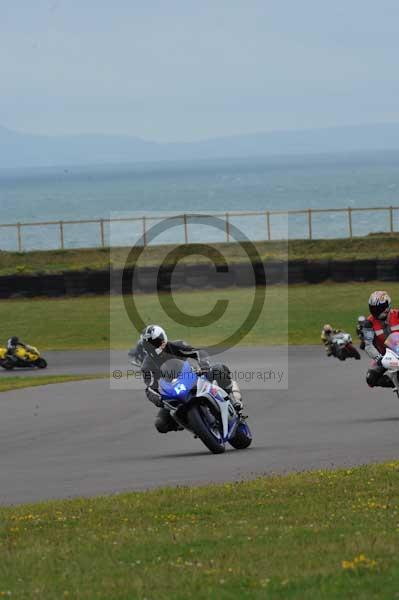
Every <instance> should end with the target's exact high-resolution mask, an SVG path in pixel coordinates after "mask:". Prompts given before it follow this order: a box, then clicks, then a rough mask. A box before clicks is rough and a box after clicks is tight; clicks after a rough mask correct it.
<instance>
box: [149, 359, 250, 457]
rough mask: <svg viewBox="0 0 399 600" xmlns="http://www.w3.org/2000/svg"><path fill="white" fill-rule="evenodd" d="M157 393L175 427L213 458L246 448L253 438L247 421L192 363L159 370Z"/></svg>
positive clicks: (172, 364) (177, 363)
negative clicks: (227, 450)
mask: <svg viewBox="0 0 399 600" xmlns="http://www.w3.org/2000/svg"><path fill="white" fill-rule="evenodd" d="M161 375H162V377H161V379H160V381H159V391H160V393H161V397H162V401H163V406H164V407H165V408H167V409H168V410H169V411H170V416H171V417H172V418H173V419H174V420H175V421H176V423H177V425H179V426H180V427H183V428H184V429H188V430H189V431H191V432H192V433H194V435H195V437H198V438H199V439H200V440H201V441H202V442H203V443H204V444H205V446H206V447H207V448H208V449H209V450H210V451H211V452H213V453H214V454H221V453H222V452H224V451H225V444H226V443H227V442H228V443H229V444H230V445H231V446H233V448H237V449H243V448H247V447H248V446H249V445H250V444H251V442H252V435H251V432H250V429H249V427H248V425H247V423H246V417H244V416H243V415H241V414H239V413H237V411H236V410H235V409H234V407H233V404H232V402H231V400H230V397H229V395H228V394H227V392H225V390H223V389H222V388H221V387H219V386H218V385H216V384H215V383H211V382H210V381H209V380H208V379H206V377H205V376H204V375H199V374H198V372H197V371H196V369H195V368H194V367H193V366H192V365H191V363H190V362H189V361H188V360H186V361H184V362H183V361H181V360H177V359H175V360H171V361H168V362H167V363H165V365H163V367H162V372H161Z"/></svg>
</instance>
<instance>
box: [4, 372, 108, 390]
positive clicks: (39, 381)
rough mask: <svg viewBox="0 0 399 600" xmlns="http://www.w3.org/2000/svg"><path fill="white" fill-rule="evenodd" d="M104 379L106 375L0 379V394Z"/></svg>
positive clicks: (22, 376) (20, 376)
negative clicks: (54, 384)
mask: <svg viewBox="0 0 399 600" xmlns="http://www.w3.org/2000/svg"><path fill="white" fill-rule="evenodd" d="M105 377H108V375H40V376H36V377H35V376H33V377H32V376H31V377H26V376H25V375H19V376H16V377H0V393H1V392H9V391H10V390H18V389H21V388H27V387H37V386H39V385H49V384H51V383H65V382H67V381H85V380H87V379H104V378H105Z"/></svg>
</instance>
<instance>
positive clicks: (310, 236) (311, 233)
mask: <svg viewBox="0 0 399 600" xmlns="http://www.w3.org/2000/svg"><path fill="white" fill-rule="evenodd" d="M308 230H309V239H310V240H311V239H312V236H313V232H312V209H311V208H309V209H308Z"/></svg>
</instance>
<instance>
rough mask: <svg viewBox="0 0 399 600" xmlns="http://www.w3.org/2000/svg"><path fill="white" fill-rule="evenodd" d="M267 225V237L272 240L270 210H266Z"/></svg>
mask: <svg viewBox="0 0 399 600" xmlns="http://www.w3.org/2000/svg"><path fill="white" fill-rule="evenodd" d="M266 227H267V239H268V241H269V242H270V240H271V239H272V233H271V228H270V211H268V210H267V211H266Z"/></svg>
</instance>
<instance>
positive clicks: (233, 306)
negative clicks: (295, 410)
mask: <svg viewBox="0 0 399 600" xmlns="http://www.w3.org/2000/svg"><path fill="white" fill-rule="evenodd" d="M381 288H382V289H387V290H388V291H389V293H390V294H391V296H392V298H393V302H394V305H396V306H397V305H398V304H399V283H389V284H387V282H384V283H381V282H367V283H345V284H338V283H324V284H319V285H310V284H308V285H290V286H288V287H287V286H279V285H276V286H271V287H268V288H267V290H266V302H265V305H264V307H263V310H262V312H261V314H260V316H259V318H258V320H257V322H256V325H255V326H254V327H253V328H252V330H251V331H250V332H249V333H248V335H246V336H245V337H244V338H243V339H242V340H241V342H240V343H241V344H244V345H270V344H285V343H287V328H288V341H289V343H290V344H318V343H319V342H320V339H319V336H320V329H321V327H322V325H323V323H325V322H331V323H332V324H333V325H335V326H338V327H341V328H343V329H345V330H347V331H349V332H352V334H354V328H355V321H356V319H357V316H358V315H359V314H364V313H367V301H368V297H369V295H370V293H371V291H373V290H374V289H381ZM173 298H174V300H175V302H176V304H177V306H178V307H179V308H180V309H181V310H182V311H184V312H188V313H189V314H191V315H203V314H204V313H206V312H208V311H209V310H210V309H211V308H213V307H214V306H215V303H216V302H217V301H218V300H220V299H227V300H228V301H229V306H228V309H227V310H226V312H225V314H224V315H223V317H222V318H221V319H219V321H218V322H217V323H215V324H214V325H208V326H206V325H203V326H201V327H193V326H189V325H181V324H179V323H178V321H177V319H176V318H173V315H172V316H168V315H166V314H165V311H164V309H163V308H162V306H161V304H160V302H159V299H158V298H157V296H155V295H149V294H138V295H137V296H136V297H135V299H136V303H137V312H138V314H139V315H140V316H141V318H142V319H143V321H144V322H148V323H154V322H155V323H156V322H159V323H161V324H163V326H164V327H165V328H166V329H167V330H168V333H169V337H170V339H178V338H183V339H187V340H189V341H192V343H194V344H197V345H206V344H209V343H216V342H218V341H220V340H221V339H223V338H224V337H226V336H227V335H228V334H231V333H233V332H234V331H235V330H236V329H237V328H240V325H241V323H242V322H243V318H245V317H243V313H245V315H246V314H247V313H248V310H249V306H250V304H251V303H252V299H253V291H252V290H247V289H236V288H233V289H221V290H204V291H201V292H197V291H191V292H176V293H175V294H174V295H173ZM44 317H45V318H44ZM110 320H111V324H112V328H111V335H110ZM0 322H1V323H10V325H9V326H8V328H7V329H6V327H5V326H3V335H4V338H7V337H9V336H10V335H18V336H19V337H21V338H22V339H25V340H27V341H28V342H30V343H32V344H35V345H37V346H39V348H40V349H41V350H46V349H50V348H54V349H105V348H108V347H109V345H111V347H113V348H120V349H127V348H128V347H130V346H131V345H132V344H133V343H134V342H135V341H136V339H137V333H136V331H135V329H134V327H133V325H132V323H131V322H130V320H129V318H128V316H127V314H126V312H125V309H124V306H123V302H122V298H121V297H120V296H112V297H111V298H108V297H106V296H97V297H90V298H87V297H80V298H63V299H40V298H38V299H35V300H29V299H21V300H19V299H18V300H17V299H15V300H2V301H1V302H0Z"/></svg>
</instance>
